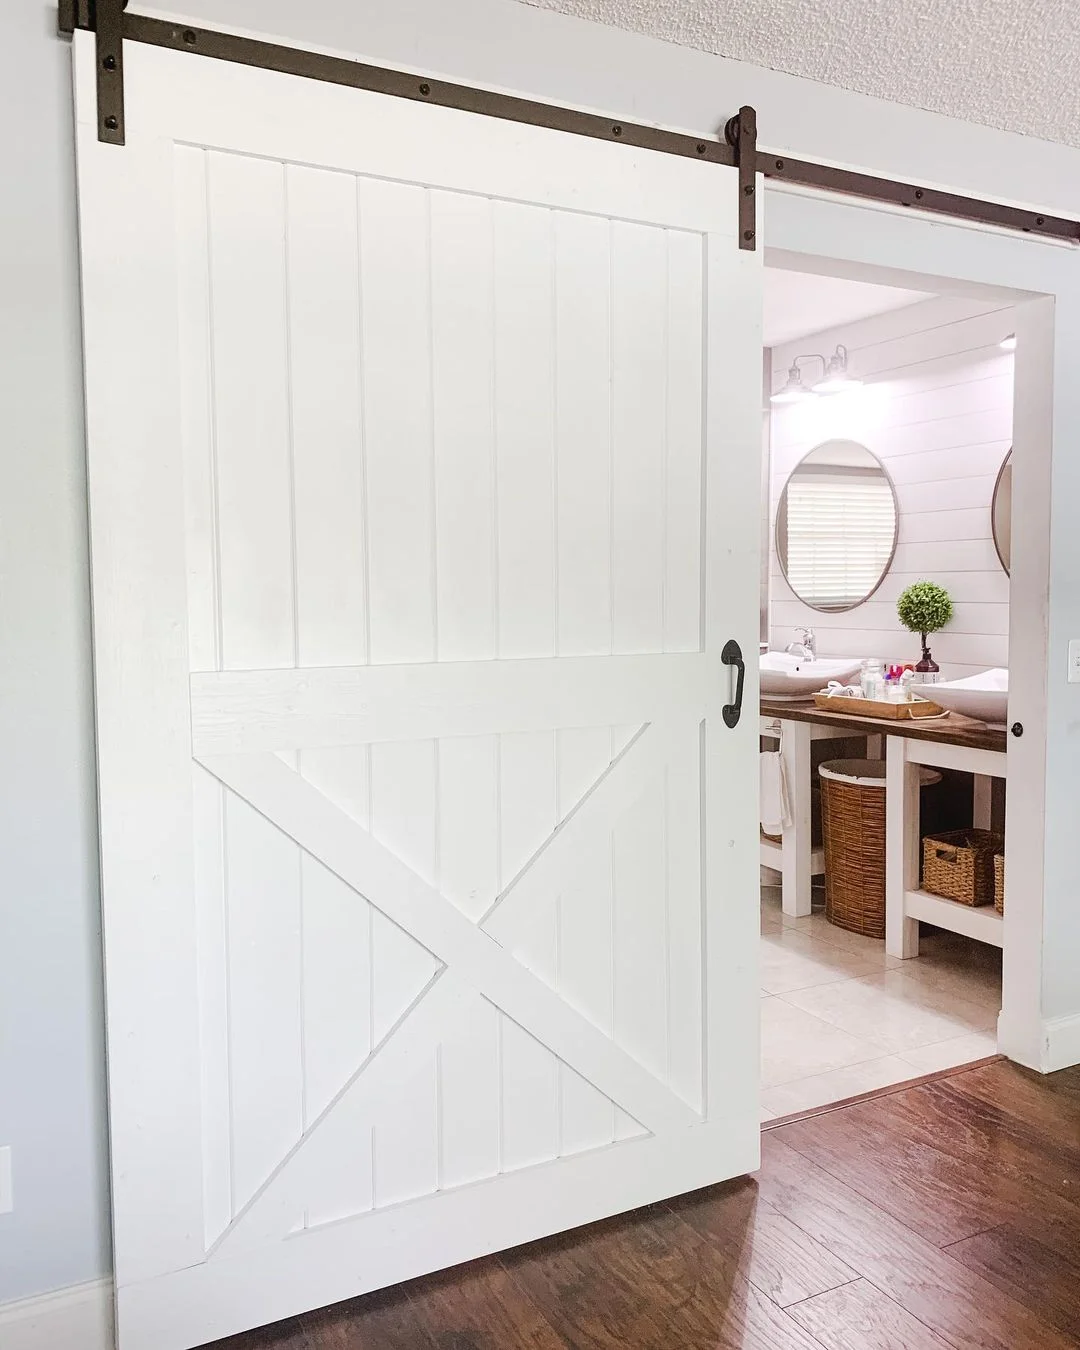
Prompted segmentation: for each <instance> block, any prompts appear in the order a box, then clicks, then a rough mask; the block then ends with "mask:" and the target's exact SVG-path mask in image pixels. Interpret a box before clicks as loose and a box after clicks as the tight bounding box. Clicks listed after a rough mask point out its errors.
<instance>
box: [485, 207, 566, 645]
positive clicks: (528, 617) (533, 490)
mask: <svg viewBox="0 0 1080 1350" xmlns="http://www.w3.org/2000/svg"><path fill="white" fill-rule="evenodd" d="M494 223H495V240H494V251H495V352H496V362H495V435H496V446H497V454H496V474H497V484H498V487H497V496H498V612H499V650H498V655H499V656H503V657H520V656H551V655H552V654H553V653H554V650H555V558H556V554H555V538H554V533H555V531H554V512H555V484H554V472H555V470H554V445H553V441H554V434H555V427H554V415H553V400H552V385H553V381H554V353H553V345H554V343H553V332H554V325H555V296H554V291H555V274H554V250H553V238H552V234H553V231H552V216H551V213H550V212H549V211H547V210H544V209H542V208H539V207H534V206H523V205H519V204H517V203H513V202H497V203H495V206H494Z"/></svg>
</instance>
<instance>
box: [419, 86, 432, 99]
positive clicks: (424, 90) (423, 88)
mask: <svg viewBox="0 0 1080 1350" xmlns="http://www.w3.org/2000/svg"><path fill="white" fill-rule="evenodd" d="M420 92H421V93H422V94H423V95H424V97H425V98H427V96H428V94H430V93H431V85H430V84H422V85H421V86H420Z"/></svg>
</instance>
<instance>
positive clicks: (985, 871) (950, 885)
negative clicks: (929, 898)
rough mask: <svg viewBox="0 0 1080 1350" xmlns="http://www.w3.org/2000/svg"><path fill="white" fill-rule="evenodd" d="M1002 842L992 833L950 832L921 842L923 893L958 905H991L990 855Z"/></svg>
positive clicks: (992, 867) (998, 850)
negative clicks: (937, 896)
mask: <svg viewBox="0 0 1080 1350" xmlns="http://www.w3.org/2000/svg"><path fill="white" fill-rule="evenodd" d="M1004 842H1005V841H1004V840H1003V839H1002V837H1001V835H1000V834H996V833H995V832H994V831H993V830H973V829H969V830H952V831H951V832H949V833H948V834H937V835H932V834H928V835H927V836H926V837H925V838H924V839H923V876H922V884H923V890H924V891H929V892H930V893H931V894H932V895H941V896H944V897H945V899H946V900H957V901H959V902H960V904H962V905H972V906H975V905H990V904H993V901H994V854H995V853H1000V852H1001V850H1002V848H1003V847H1004Z"/></svg>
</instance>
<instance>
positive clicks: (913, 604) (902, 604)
mask: <svg viewBox="0 0 1080 1350" xmlns="http://www.w3.org/2000/svg"><path fill="white" fill-rule="evenodd" d="M896 612H897V614H899V616H900V622H901V623H902V624H903V625H904V627H905V628H907V629H908V630H909V631H910V632H912V633H918V634H919V636H920V637H921V638H922V645H923V648H924V650H925V648H926V639H927V636H928V635H929V634H930V633H936V632H938V631H939V630H940V629H942V628H944V627H945V625H946V624H947V623H948V622H949V620H950V619H951V618H952V613H953V609H952V600H951V599H950V597H949V592H948V591H947V590H946V589H945V588H944V587H943V586H939V585H937V583H936V582H933V581H916V582H914V583H913V584H912V585H910V586H909V587H908V588H907V590H906V591H905V592H904V593H903V595H902V596H901V597H900V599H899V600H898V601H897V602H896Z"/></svg>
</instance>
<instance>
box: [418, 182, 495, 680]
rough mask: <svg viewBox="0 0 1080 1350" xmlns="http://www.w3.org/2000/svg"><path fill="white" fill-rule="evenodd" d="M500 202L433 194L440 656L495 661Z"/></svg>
mask: <svg viewBox="0 0 1080 1350" xmlns="http://www.w3.org/2000/svg"><path fill="white" fill-rule="evenodd" d="M492 264H493V257H492V217H491V203H490V202H489V201H487V200H486V199H485V198H482V197H470V196H466V195H465V194H463V193H451V192H433V193H432V194H431V326H432V336H431V363H432V365H431V369H432V398H433V427H434V460H435V512H436V520H437V526H438V528H437V531H436V534H437V540H436V548H437V556H436V585H437V599H438V615H439V657H440V658H441V659H442V660H444V661H469V660H472V661H478V660H483V659H485V658H488V657H492V656H494V655H495V548H496V541H495V463H494V455H495V443H494V441H495V429H494V406H493V383H492V382H493V378H494V361H495V353H494V348H493V342H494V315H493V308H492V305H493V298H492V285H493V281H492Z"/></svg>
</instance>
